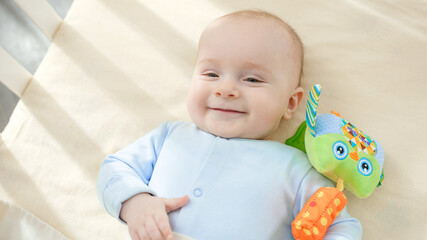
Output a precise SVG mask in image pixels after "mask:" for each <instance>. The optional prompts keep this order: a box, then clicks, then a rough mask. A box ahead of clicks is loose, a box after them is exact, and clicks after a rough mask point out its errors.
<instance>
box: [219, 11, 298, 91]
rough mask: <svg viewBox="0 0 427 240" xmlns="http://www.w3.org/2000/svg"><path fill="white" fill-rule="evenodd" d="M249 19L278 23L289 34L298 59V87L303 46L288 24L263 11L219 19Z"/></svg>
mask: <svg viewBox="0 0 427 240" xmlns="http://www.w3.org/2000/svg"><path fill="white" fill-rule="evenodd" d="M241 17H244V18H249V19H254V18H264V19H269V20H272V21H274V22H275V23H278V24H279V25H280V26H281V27H283V28H284V29H285V30H286V31H287V32H288V33H289V34H290V36H291V37H292V38H293V40H294V43H295V45H296V48H297V53H296V55H297V56H296V57H297V61H298V57H299V61H298V63H299V65H300V71H299V74H298V86H299V85H300V84H301V78H302V74H303V63H304V46H303V44H302V41H301V39H300V37H299V36H298V34H297V33H296V32H295V30H294V29H293V28H292V27H291V26H289V24H287V23H286V22H285V21H283V20H282V19H281V18H279V17H277V16H276V15H274V14H272V13H269V12H266V11H263V10H259V9H255V10H241V11H237V12H232V13H229V14H227V15H224V16H222V17H221V18H241Z"/></svg>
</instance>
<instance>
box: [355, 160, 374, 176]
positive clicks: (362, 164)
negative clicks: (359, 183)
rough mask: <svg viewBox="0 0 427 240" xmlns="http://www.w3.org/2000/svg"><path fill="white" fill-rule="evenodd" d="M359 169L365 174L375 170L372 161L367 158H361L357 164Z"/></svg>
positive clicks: (367, 174)
mask: <svg viewBox="0 0 427 240" xmlns="http://www.w3.org/2000/svg"><path fill="white" fill-rule="evenodd" d="M357 170H359V172H360V173H361V174H362V175H363V176H369V175H371V173H372V170H373V169H372V163H371V162H370V161H369V160H368V159H366V158H361V159H360V160H359V163H358V164H357Z"/></svg>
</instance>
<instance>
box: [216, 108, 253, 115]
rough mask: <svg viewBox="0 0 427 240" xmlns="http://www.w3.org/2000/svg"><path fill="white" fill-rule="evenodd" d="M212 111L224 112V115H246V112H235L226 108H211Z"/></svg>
mask: <svg viewBox="0 0 427 240" xmlns="http://www.w3.org/2000/svg"><path fill="white" fill-rule="evenodd" d="M209 109H210V110H214V111H218V112H223V113H241V114H243V113H246V112H242V111H237V110H233V109H226V108H209Z"/></svg>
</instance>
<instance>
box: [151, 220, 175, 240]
mask: <svg viewBox="0 0 427 240" xmlns="http://www.w3.org/2000/svg"><path fill="white" fill-rule="evenodd" d="M154 220H155V221H156V223H157V226H158V227H159V229H160V232H161V233H162V234H163V237H164V238H165V239H166V240H171V239H173V234H172V229H171V226H170V224H169V218H168V215H166V214H159V215H155V216H154Z"/></svg>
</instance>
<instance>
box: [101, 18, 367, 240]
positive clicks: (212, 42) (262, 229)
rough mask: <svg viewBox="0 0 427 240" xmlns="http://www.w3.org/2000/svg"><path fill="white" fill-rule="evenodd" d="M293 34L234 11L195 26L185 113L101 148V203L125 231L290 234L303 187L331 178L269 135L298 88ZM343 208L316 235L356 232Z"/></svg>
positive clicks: (304, 195) (298, 55)
mask: <svg viewBox="0 0 427 240" xmlns="http://www.w3.org/2000/svg"><path fill="white" fill-rule="evenodd" d="M302 63H303V48H302V43H301V41H300V39H299V37H298V36H297V34H296V33H295V32H294V31H293V30H292V28H290V27H289V26H288V25H287V24H286V23H285V22H283V21H282V20H281V19H279V18H278V17H276V16H274V15H272V14H269V13H266V12H262V11H240V12H235V13H231V14H228V15H225V16H223V17H220V18H218V19H216V20H214V21H213V22H212V23H211V24H209V25H208V26H207V28H206V29H205V31H204V32H203V34H202V36H201V38H200V42H199V48H198V52H197V62H196V67H195V71H194V74H193V79H192V83H191V87H190V91H189V97H188V111H189V114H190V116H191V118H192V120H193V122H194V123H190V122H166V123H163V124H161V125H160V126H159V127H158V128H156V129H154V130H152V131H151V132H149V133H148V134H146V135H145V136H143V137H142V138H140V139H138V140H137V141H136V142H134V143H132V144H131V145H129V146H127V147H126V148H124V149H122V150H120V151H119V152H117V153H115V154H112V155H109V156H107V157H106V159H105V160H104V162H103V163H102V166H101V168H100V172H99V176H98V183H97V189H98V196H99V199H100V200H101V202H102V204H103V205H104V207H105V209H106V210H107V211H108V212H109V213H110V214H111V215H112V216H114V217H116V218H118V219H119V220H120V221H123V222H125V223H127V224H128V228H129V233H130V235H131V237H132V239H133V240H137V239H141V240H142V239H152V240H158V239H168V240H169V239H172V238H173V234H172V231H175V232H179V233H183V234H186V235H188V236H190V237H193V238H195V239H198V240H209V239H216V240H223V239H292V233H291V223H292V221H293V219H294V218H295V217H296V215H297V214H298V212H299V211H300V210H301V208H302V207H303V206H304V204H305V203H306V201H307V200H308V199H309V198H310V196H311V195H312V194H313V193H314V192H315V191H316V190H317V189H318V188H319V187H322V186H332V183H331V182H330V181H329V180H327V179H326V178H324V177H323V176H321V175H320V174H319V173H317V172H316V170H314V169H313V168H312V167H311V165H310V162H309V161H308V159H307V156H306V155H305V154H304V153H302V152H301V151H299V150H297V149H295V148H292V147H289V146H287V145H284V144H282V143H280V142H277V141H273V140H272V139H274V136H275V134H277V130H278V127H279V125H280V123H281V122H282V121H284V120H288V119H290V118H291V117H292V115H293V114H294V112H295V110H296V109H297V107H298V105H299V104H300V101H301V99H302V96H303V89H302V88H301V87H300V86H299V82H300V78H301V73H302ZM361 232H362V230H361V226H360V223H359V222H358V221H357V220H356V219H354V218H352V217H350V216H349V215H348V213H347V211H346V209H344V210H343V211H342V213H341V214H340V215H339V217H337V218H336V220H335V222H334V223H333V224H332V225H331V226H330V228H329V230H328V233H327V234H326V236H325V239H360V238H361Z"/></svg>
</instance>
